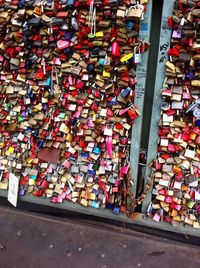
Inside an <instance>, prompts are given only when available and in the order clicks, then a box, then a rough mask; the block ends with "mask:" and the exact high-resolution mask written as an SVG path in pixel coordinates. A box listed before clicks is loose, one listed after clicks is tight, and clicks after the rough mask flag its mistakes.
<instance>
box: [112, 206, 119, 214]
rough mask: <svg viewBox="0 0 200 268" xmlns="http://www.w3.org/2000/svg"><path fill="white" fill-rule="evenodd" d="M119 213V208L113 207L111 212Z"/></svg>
mask: <svg viewBox="0 0 200 268" xmlns="http://www.w3.org/2000/svg"><path fill="white" fill-rule="evenodd" d="M119 213H120V208H118V207H115V208H114V209H113V214H116V215H119Z"/></svg>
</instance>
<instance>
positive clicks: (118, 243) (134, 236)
mask: <svg viewBox="0 0 200 268" xmlns="http://www.w3.org/2000/svg"><path fill="white" fill-rule="evenodd" d="M32 267H34V268H40V267H41V268H53V267H54V268H68V267H69V268H79V267H80V268H85V267H87V268H118V267H119V268H135V267H136V268H137V267H141V268H142V267H150V268H157V267H159V268H165V267H170V268H173V267H174V268H175V267H176V268H179V267H181V268H185V267H192V268H199V267H200V247H198V246H192V245H188V244H184V243H179V242H175V241H171V240H168V239H166V238H159V237H154V236H152V235H146V234H143V233H139V232H136V231H132V230H128V232H125V231H124V230H123V228H121V227H116V226H115V227H113V226H110V225H109V226H107V227H105V225H104V226H101V225H100V224H99V225H96V226H95V225H94V224H89V223H85V222H83V223H81V221H74V220H73V221H72V220H62V219H57V218H54V217H49V216H45V215H42V216H41V215H39V214H36V213H30V212H24V211H19V210H16V209H11V208H7V207H3V206H1V207H0V268H32Z"/></svg>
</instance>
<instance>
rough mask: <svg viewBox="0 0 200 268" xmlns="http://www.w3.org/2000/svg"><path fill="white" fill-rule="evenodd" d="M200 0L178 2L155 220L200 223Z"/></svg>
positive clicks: (172, 20)
mask: <svg viewBox="0 0 200 268" xmlns="http://www.w3.org/2000/svg"><path fill="white" fill-rule="evenodd" d="M199 3H200V2H199V1H195V0H193V1H183V0H182V1H175V5H174V12H173V15H172V16H171V17H169V18H168V24H169V26H170V28H171V29H172V36H171V46H170V49H169V51H168V56H169V60H168V61H167V62H166V71H165V80H164V87H163V89H162V90H161V95H162V100H163V102H162V104H161V119H160V124H159V142H158V149H157V152H158V154H157V157H156V159H155V161H154V162H153V164H152V169H153V178H154V187H153V193H152V194H153V197H152V203H151V204H150V206H149V209H148V214H149V215H150V217H152V218H153V220H155V221H157V222H159V221H167V222H182V223H183V224H187V225H191V226H193V227H195V228H199V227H200V224H199V222H200V184H199V181H200V4H199Z"/></svg>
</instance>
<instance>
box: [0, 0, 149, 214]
mask: <svg viewBox="0 0 200 268" xmlns="http://www.w3.org/2000/svg"><path fill="white" fill-rule="evenodd" d="M146 3H147V1H144V0H143V1H140V2H139V1H134V0H128V1H125V0H121V1H117V0H104V1H101V0H89V1H85V0H55V1H53V0H46V1H31V0H28V1H27V0H14V1H6V0H5V1H1V0H0V97H1V98H0V189H5V190H7V189H8V182H9V175H10V173H13V174H15V175H16V176H17V177H18V178H19V195H21V196H23V195H25V194H33V195H34V196H42V197H43V198H46V197H47V198H50V199H51V202H54V203H61V202H63V201H64V200H67V201H72V202H78V203H80V204H81V205H83V206H86V207H87V206H91V207H94V208H100V207H102V208H104V207H107V208H111V209H113V212H114V213H115V214H119V213H120V211H123V212H124V211H126V202H127V200H126V199H127V194H126V193H127V177H128V173H129V151H130V129H131V125H132V124H133V122H134V120H135V118H136V117H137V116H138V115H139V111H138V110H137V107H135V106H134V104H133V103H134V89H135V84H136V83H137V78H136V67H137V64H138V63H140V62H141V53H143V52H145V51H146V50H147V49H148V46H149V44H148V43H146V42H145V41H144V40H140V39H139V29H140V20H141V19H142V18H143V15H144V12H145V8H146V7H145V4H146Z"/></svg>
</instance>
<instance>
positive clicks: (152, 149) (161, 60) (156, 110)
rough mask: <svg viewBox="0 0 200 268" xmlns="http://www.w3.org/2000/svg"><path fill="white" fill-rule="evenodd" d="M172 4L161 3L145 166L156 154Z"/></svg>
mask: <svg viewBox="0 0 200 268" xmlns="http://www.w3.org/2000/svg"><path fill="white" fill-rule="evenodd" d="M174 3H175V0H171V1H168V0H164V2H163V10H162V21H161V31H160V46H159V52H158V61H157V69H156V80H155V89H154V98H153V108H152V118H151V127H150V135H149V145H148V154H147V164H149V163H150V162H151V161H152V160H153V159H154V158H155V156H156V153H157V142H158V124H159V120H160V104H161V101H162V99H161V96H160V91H161V89H162V86H163V82H164V78H165V63H166V61H167V58H168V56H167V51H168V50H169V48H170V38H171V29H170V28H169V27H168V23H167V21H168V17H169V16H171V15H172V12H173V7H174ZM150 175H151V168H149V167H147V169H146V174H145V178H147V177H149V176H150ZM152 186H153V182H152ZM151 190H152V188H151ZM151 190H150V191H149V193H148V194H147V196H146V198H145V200H144V202H143V204H142V213H146V211H147V208H148V205H149V203H150V202H151V196H152V194H151Z"/></svg>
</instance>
